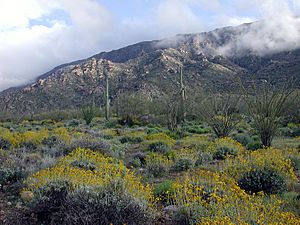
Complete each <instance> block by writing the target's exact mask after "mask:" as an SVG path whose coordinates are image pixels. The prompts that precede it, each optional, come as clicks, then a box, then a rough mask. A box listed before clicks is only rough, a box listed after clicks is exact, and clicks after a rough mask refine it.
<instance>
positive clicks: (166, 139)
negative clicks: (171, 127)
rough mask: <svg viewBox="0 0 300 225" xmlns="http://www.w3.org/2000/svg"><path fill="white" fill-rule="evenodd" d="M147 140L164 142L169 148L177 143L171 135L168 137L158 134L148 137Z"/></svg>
mask: <svg viewBox="0 0 300 225" xmlns="http://www.w3.org/2000/svg"><path fill="white" fill-rule="evenodd" d="M146 140H149V141H162V142H164V143H166V144H168V145H169V146H173V145H174V144H175V143H176V141H175V140H174V139H173V138H171V137H170V136H169V135H167V134H165V133H157V134H150V135H147V136H146Z"/></svg>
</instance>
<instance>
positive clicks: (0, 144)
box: [0, 138, 12, 150]
mask: <svg viewBox="0 0 300 225" xmlns="http://www.w3.org/2000/svg"><path fill="white" fill-rule="evenodd" d="M11 146H12V144H11V143H10V141H9V140H6V139H4V138H0V149H3V150H9V149H10V148H11Z"/></svg>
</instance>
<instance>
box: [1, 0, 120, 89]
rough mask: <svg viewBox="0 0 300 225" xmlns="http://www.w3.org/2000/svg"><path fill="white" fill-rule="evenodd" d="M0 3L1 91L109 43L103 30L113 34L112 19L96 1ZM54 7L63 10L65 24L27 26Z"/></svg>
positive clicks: (14, 0)
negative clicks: (68, 21) (67, 21)
mask: <svg viewBox="0 0 300 225" xmlns="http://www.w3.org/2000/svg"><path fill="white" fill-rule="evenodd" d="M0 1H1V2H0V6H1V7H0V90H3V89H5V88H8V87H10V86H11V85H13V86H16V85H20V84H24V81H25V82H26V81H27V82H29V81H31V80H33V79H34V78H35V77H37V76H38V75H40V74H42V73H44V72H47V71H48V70H50V69H51V68H53V67H54V66H57V65H59V64H61V63H65V62H68V61H70V60H75V59H79V58H84V57H87V56H89V55H91V54H94V53H95V52H97V51H100V50H101V49H107V45H108V46H109V45H111V43H110V40H111V38H110V37H108V36H107V35H106V34H105V32H107V33H108V34H109V35H112V34H113V32H112V29H113V27H114V26H112V24H113V18H112V16H111V14H110V12H109V11H108V10H106V9H105V8H104V7H102V6H101V5H100V4H98V3H97V2H96V1H93V0H62V1H59V0H52V1H46V0H28V1H17V0H0ZM25 2H26V3H25ZM49 2H50V3H49ZM2 6H4V7H2ZM16 6H18V7H16ZM54 10H63V11H64V12H66V15H67V16H68V17H69V18H70V24H67V23H66V22H65V21H63V20H56V19H55V18H53V19H52V18H49V19H50V26H49V25H47V26H46V25H43V24H41V25H34V26H30V20H32V19H42V18H43V16H47V15H49V14H50V13H51V12H53V11H54Z"/></svg>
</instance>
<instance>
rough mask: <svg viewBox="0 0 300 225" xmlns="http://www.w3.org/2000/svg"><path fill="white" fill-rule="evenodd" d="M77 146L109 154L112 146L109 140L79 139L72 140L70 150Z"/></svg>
mask: <svg viewBox="0 0 300 225" xmlns="http://www.w3.org/2000/svg"><path fill="white" fill-rule="evenodd" d="M77 148H85V149H90V150H93V151H97V152H101V153H105V154H109V153H110V149H111V146H110V144H109V143H108V142H106V141H102V140H89V139H78V140H74V141H72V143H71V146H70V150H69V151H72V150H74V149H77Z"/></svg>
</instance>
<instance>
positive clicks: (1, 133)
mask: <svg viewBox="0 0 300 225" xmlns="http://www.w3.org/2000/svg"><path fill="white" fill-rule="evenodd" d="M0 138H2V139H4V140H7V141H9V142H10V143H11V144H12V145H13V146H14V147H18V146H19V144H20V140H21V137H20V134H19V133H17V132H11V131H10V130H9V129H7V128H0Z"/></svg>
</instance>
